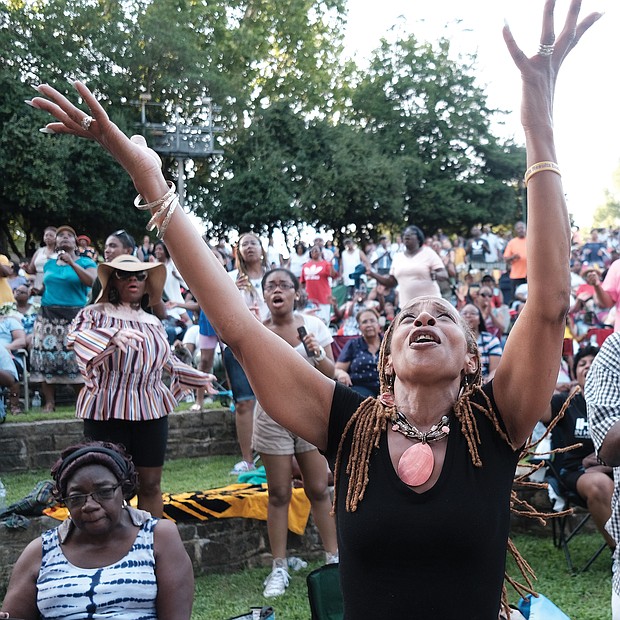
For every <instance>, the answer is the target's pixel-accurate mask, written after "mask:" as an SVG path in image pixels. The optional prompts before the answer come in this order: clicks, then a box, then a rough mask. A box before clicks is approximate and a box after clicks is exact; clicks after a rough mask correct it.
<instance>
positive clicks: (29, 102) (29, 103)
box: [24, 99, 39, 108]
mask: <svg viewBox="0 0 620 620" xmlns="http://www.w3.org/2000/svg"><path fill="white" fill-rule="evenodd" d="M24 103H25V104H26V105H29V106H30V107H31V108H38V107H39V106H37V105H35V104H34V103H33V102H32V99H24Z"/></svg>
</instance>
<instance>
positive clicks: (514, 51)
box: [502, 24, 527, 72]
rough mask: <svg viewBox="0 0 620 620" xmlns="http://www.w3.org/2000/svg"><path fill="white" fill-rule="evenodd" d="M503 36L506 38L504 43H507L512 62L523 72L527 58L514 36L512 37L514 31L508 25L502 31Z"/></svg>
mask: <svg viewBox="0 0 620 620" xmlns="http://www.w3.org/2000/svg"><path fill="white" fill-rule="evenodd" d="M502 34H503V36H504V41H505V43H506V47H507V48H508V52H509V53H510V55H511V56H512V60H513V61H514V63H515V65H517V67H518V68H519V69H520V71H521V72H523V70H524V69H525V63H526V62H527V56H526V54H525V52H524V51H523V50H522V49H521V48H520V47H519V46H518V45H517V42H516V41H515V38H514V36H513V35H512V31H511V30H510V26H508V24H505V25H504V29H503V30H502Z"/></svg>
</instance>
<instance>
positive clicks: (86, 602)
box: [0, 442, 194, 620]
mask: <svg viewBox="0 0 620 620" xmlns="http://www.w3.org/2000/svg"><path fill="white" fill-rule="evenodd" d="M52 476H53V478H54V482H55V489H54V492H55V494H56V496H57V497H58V498H59V499H62V501H63V502H64V504H65V505H66V506H67V508H68V510H69V518H68V519H67V520H66V521H63V523H61V524H60V525H59V526H58V527H55V528H53V529H51V530H47V531H46V532H43V535H42V536H40V537H39V538H37V539H35V540H33V541H32V542H31V543H30V544H29V545H28V546H27V547H26V549H25V550H24V551H23V553H22V554H21V556H20V557H19V559H18V560H17V562H16V564H15V567H14V569H13V574H12V575H11V580H10V582H9V587H8V590H7V594H6V597H5V599H4V602H3V604H2V609H3V611H2V612H0V618H5V617H7V614H10V616H11V617H19V618H24V620H40V619H42V620H60V619H62V620H78V619H82V618H123V620H157V618H160V619H162V620H163V619H164V618H166V619H168V620H189V618H190V616H191V611H192V600H193V592H194V576H193V574H192V565H191V561H190V559H189V556H188V555H187V553H186V552H185V549H184V547H183V543H182V542H181V537H180V536H179V532H178V530H177V528H176V526H175V524H174V523H172V522H171V521H168V520H166V519H162V520H161V521H160V520H159V519H155V518H153V517H152V516H151V515H150V514H149V513H148V512H145V511H142V510H137V509H135V508H131V507H130V506H128V505H127V504H126V502H125V499H128V498H129V497H131V496H132V495H133V493H134V490H135V484H136V472H135V468H134V465H133V463H132V462H131V459H130V458H129V456H128V455H127V453H126V452H125V451H124V450H123V448H122V447H121V446H117V445H114V444H110V443H104V442H92V443H87V444H81V445H76V446H70V447H69V448H66V449H65V450H64V451H63V453H62V455H61V458H60V459H58V461H57V462H56V463H55V465H54V467H52Z"/></svg>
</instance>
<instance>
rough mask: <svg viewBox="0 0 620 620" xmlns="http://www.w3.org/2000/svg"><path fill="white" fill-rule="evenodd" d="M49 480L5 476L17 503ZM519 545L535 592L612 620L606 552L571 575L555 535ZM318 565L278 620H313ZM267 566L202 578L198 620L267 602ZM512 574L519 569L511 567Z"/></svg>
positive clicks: (221, 480)
mask: <svg viewBox="0 0 620 620" xmlns="http://www.w3.org/2000/svg"><path fill="white" fill-rule="evenodd" d="M235 460H236V458H235V457H234V456H216V457H207V458H194V459H178V460H174V461H168V462H166V465H165V466H164V475H163V482H162V486H163V490H164V491H168V492H180V491H188V490H200V489H207V488H215V487H220V486H224V485H226V484H229V483H230V482H234V481H235V478H234V477H233V476H230V475H229V473H228V472H229V471H230V469H231V467H232V466H233V465H234V463H235ZM48 478H49V472H48V471H46V470H40V471H30V472H24V473H9V474H6V473H5V474H3V475H2V480H3V482H4V484H5V486H6V487H7V492H8V493H7V495H8V501H9V502H12V501H15V500H17V499H20V498H21V497H23V496H24V495H26V494H27V493H28V492H29V491H30V490H31V489H32V488H33V486H34V485H35V484H36V482H38V481H39V480H44V479H48ZM600 540H601V539H600V537H599V536H598V535H596V534H581V535H580V536H578V537H577V538H576V539H575V540H574V541H573V542H571V546H573V545H574V546H575V551H574V556H575V561H576V563H577V565H581V564H583V563H584V562H585V560H586V558H587V557H589V555H590V554H591V553H593V552H594V550H595V549H596V548H597V546H598V545H599V544H600ZM515 542H516V544H517V546H518V548H519V550H520V551H521V553H522V554H523V556H524V557H525V558H526V560H527V561H528V562H529V563H530V564H531V565H532V567H533V568H534V570H535V572H536V574H537V577H538V580H537V581H536V585H535V589H536V590H537V591H539V592H542V593H543V594H545V595H546V596H547V597H548V598H549V599H551V600H552V601H553V602H554V603H556V604H557V605H558V606H559V607H560V608H561V609H562V610H563V611H564V612H565V613H566V614H567V615H568V616H569V617H570V618H572V619H573V620H611V612H610V608H609V605H610V591H611V555H610V553H608V552H603V554H602V555H601V557H599V558H598V559H597V560H596V562H595V563H594V564H593V566H592V567H591V568H590V569H589V570H588V571H587V572H585V573H581V574H579V575H576V576H572V575H570V573H569V572H568V569H567V567H566V562H565V560H564V554H563V553H562V551H561V550H559V549H556V548H554V546H553V543H552V540H551V532H549V535H548V536H546V537H540V536H525V535H519V536H517V537H515ZM316 567H318V564H317V563H313V564H310V565H309V566H308V568H306V569H303V570H301V571H300V572H298V573H294V572H292V573H291V576H292V579H291V584H290V586H289V588H288V590H287V592H286V594H285V595H284V596H282V597H280V598H277V599H273V600H271V601H270V604H271V605H272V606H273V607H274V609H275V610H276V615H277V618H278V620H297V619H299V620H308V618H310V609H309V606H308V602H307V594H306V575H307V574H308V573H309V572H310V570H312V569H313V568H316ZM268 572H269V571H268V569H267V568H258V569H252V570H244V571H240V572H238V573H234V574H225V575H207V576H202V577H198V578H197V579H196V596H195V601H194V613H193V615H192V618H194V619H195V620H226V619H228V618H231V617H234V616H237V615H241V614H242V613H245V612H247V611H248V610H249V608H250V607H252V606H259V605H262V604H264V603H265V602H266V601H265V600H264V599H263V597H262V590H263V580H264V579H265V577H266V576H267V574H268ZM509 572H510V574H511V575H512V576H514V577H517V576H518V574H517V571H516V570H515V569H514V568H509ZM509 598H510V601H511V602H513V603H516V601H517V598H518V597H517V596H516V594H515V593H514V591H512V590H509Z"/></svg>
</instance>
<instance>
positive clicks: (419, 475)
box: [398, 443, 435, 487]
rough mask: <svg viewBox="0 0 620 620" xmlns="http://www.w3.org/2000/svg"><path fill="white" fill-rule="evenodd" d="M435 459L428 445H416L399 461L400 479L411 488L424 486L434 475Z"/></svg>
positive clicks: (406, 451) (408, 449) (405, 452)
mask: <svg viewBox="0 0 620 620" xmlns="http://www.w3.org/2000/svg"><path fill="white" fill-rule="evenodd" d="M434 466H435V457H434V456H433V450H432V449H431V447H430V446H429V445H428V444H427V443H416V444H414V445H413V446H411V447H409V448H407V449H406V450H405V451H404V452H403V454H402V456H401V457H400V460H399V461H398V477H399V478H400V479H401V480H402V481H403V482H404V483H405V484H408V485H409V486H411V487H419V486H420V485H421V484H424V483H425V482H426V481H427V480H428V479H429V478H430V477H431V474H432V473H433V467H434Z"/></svg>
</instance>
